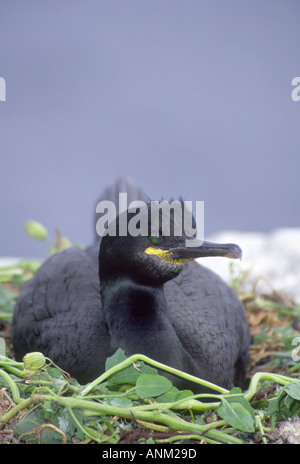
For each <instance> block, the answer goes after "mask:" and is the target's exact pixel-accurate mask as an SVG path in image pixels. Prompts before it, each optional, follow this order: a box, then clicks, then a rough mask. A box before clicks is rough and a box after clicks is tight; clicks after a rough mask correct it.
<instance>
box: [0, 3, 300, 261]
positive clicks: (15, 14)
mask: <svg viewBox="0 0 300 464" xmlns="http://www.w3.org/2000/svg"><path fill="white" fill-rule="evenodd" d="M299 21H300V2H299V0H289V1H286V2H284V1H282V0H251V1H249V0H247V1H246V0H245V1H244V0H236V1H231V0H226V1H225V0H203V1H202V0H186V1H183V0H151V1H146V0H105V1H103V0H86V1H83V0H80V1H79V0H51V1H50V0H48V1H43V2H41V1H38V0H27V1H24V0H1V1H0V76H1V77H3V78H4V79H5V81H6V101H5V102H0V202H1V210H0V211H1V228H0V234H1V235H0V238H1V240H0V256H27V257H32V256H34V257H43V256H45V255H46V254H47V248H48V245H46V244H42V243H38V242H35V241H34V240H32V239H31V238H29V237H28V236H27V235H26V234H25V232H24V231H23V225H24V223H25V222H26V221H27V220H28V219H36V220H38V221H40V222H42V223H43V224H45V225H46V227H47V228H48V229H49V231H50V233H51V235H52V236H54V228H55V227H56V226H58V227H59V228H60V229H61V231H62V233H63V234H64V235H66V236H68V237H69V238H70V239H71V240H72V241H75V242H80V243H82V244H89V242H90V241H91V240H92V237H93V235H94V230H93V223H92V217H93V214H94V206H95V201H96V199H97V197H98V195H99V194H100V193H101V191H102V189H103V188H105V187H106V186H107V185H109V184H110V183H112V182H114V180H115V179H116V177H118V176H120V175H129V176H131V177H132V178H133V179H134V180H135V181H136V182H137V183H138V184H139V185H140V186H141V187H142V188H143V190H144V191H145V192H146V193H147V195H149V197H150V198H152V199H161V197H162V196H163V197H165V198H167V199H169V198H170V197H172V196H173V197H175V198H176V197H178V196H179V195H182V196H183V197H184V198H185V199H186V200H192V201H197V200H204V201H205V235H209V234H211V233H214V232H218V231H221V230H225V229H235V230H245V231H263V232H265V231H271V230H273V229H275V228H278V227H299V226H300V224H299V213H300V206H299V203H300V152H299V148H300V101H299V102H294V101H293V100H292V98H291V92H292V86H291V81H292V79H293V78H294V77H295V76H300V45H299V44H300V25H299V24H300V23H299Z"/></svg>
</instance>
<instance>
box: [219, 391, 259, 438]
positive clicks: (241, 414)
mask: <svg viewBox="0 0 300 464" xmlns="http://www.w3.org/2000/svg"><path fill="white" fill-rule="evenodd" d="M217 414H218V416H220V417H221V418H222V419H224V420H225V421H226V422H228V424H229V425H231V426H232V427H234V428H236V429H238V430H241V431H242V432H249V433H250V432H254V431H255V415H254V411H253V409H252V408H251V406H250V404H249V403H248V401H247V400H246V399H245V398H244V397H240V398H238V399H237V398H231V399H230V398H229V397H227V399H225V398H222V403H221V405H220V406H219V407H218V409H217Z"/></svg>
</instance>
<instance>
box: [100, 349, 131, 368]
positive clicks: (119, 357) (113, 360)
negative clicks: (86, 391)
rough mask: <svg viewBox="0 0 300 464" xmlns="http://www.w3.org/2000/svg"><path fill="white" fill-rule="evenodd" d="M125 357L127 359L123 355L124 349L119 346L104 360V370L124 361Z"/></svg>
mask: <svg viewBox="0 0 300 464" xmlns="http://www.w3.org/2000/svg"><path fill="white" fill-rule="evenodd" d="M125 359H127V357H126V356H125V353H124V351H123V350H121V348H119V349H118V350H117V351H116V352H115V353H114V354H113V355H112V356H110V357H109V358H107V360H106V362H105V371H108V370H109V369H111V368H112V367H115V366H116V365H117V364H120V363H121V362H123V361H125Z"/></svg>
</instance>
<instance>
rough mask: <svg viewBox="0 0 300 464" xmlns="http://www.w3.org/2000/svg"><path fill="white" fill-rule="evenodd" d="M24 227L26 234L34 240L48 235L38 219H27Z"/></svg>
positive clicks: (42, 238)
mask: <svg viewBox="0 0 300 464" xmlns="http://www.w3.org/2000/svg"><path fill="white" fill-rule="evenodd" d="M24 229H25V231H26V232H27V234H28V235H29V236H30V237H32V238H34V239H35V240H46V239H47V237H48V231H47V229H46V227H45V226H43V224H41V223H40V222H38V221H27V222H26V224H25V226H24Z"/></svg>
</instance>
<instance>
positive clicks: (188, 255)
mask: <svg viewBox="0 0 300 464" xmlns="http://www.w3.org/2000/svg"><path fill="white" fill-rule="evenodd" d="M146 253H148V254H155V255H157V256H159V257H160V258H162V259H164V260H165V261H166V262H169V263H174V264H175V263H176V264H183V263H185V262H187V261H193V260H194V259H197V258H203V257H207V256H222V257H226V258H232V259H241V258H242V250H241V248H240V247H239V246H238V245H235V244H234V243H224V244H223V243H213V242H205V241H203V242H202V241H200V240H198V239H197V238H194V237H189V238H188V239H186V240H185V244H184V245H182V246H178V247H175V248H170V249H168V250H162V249H160V248H154V247H151V248H148V249H147V250H146Z"/></svg>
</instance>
